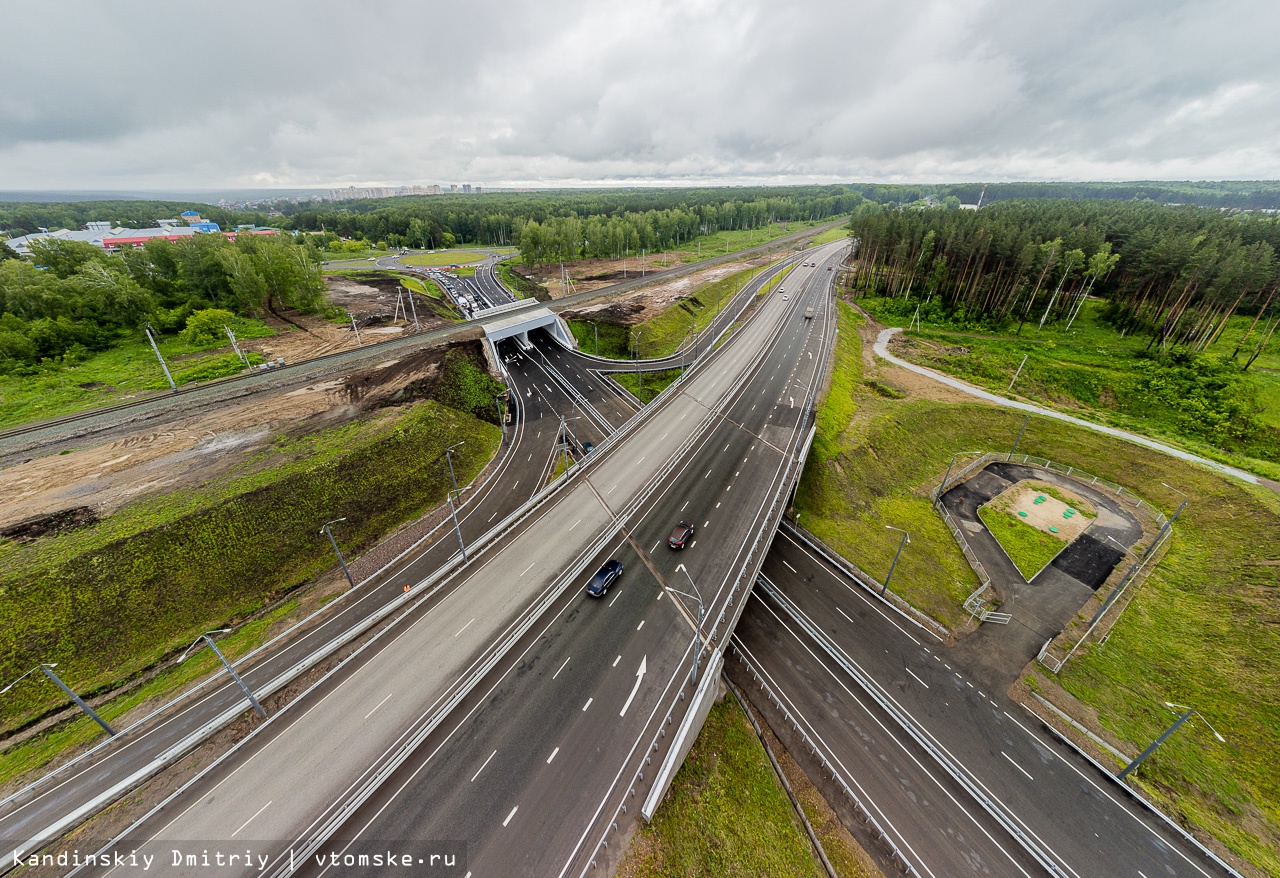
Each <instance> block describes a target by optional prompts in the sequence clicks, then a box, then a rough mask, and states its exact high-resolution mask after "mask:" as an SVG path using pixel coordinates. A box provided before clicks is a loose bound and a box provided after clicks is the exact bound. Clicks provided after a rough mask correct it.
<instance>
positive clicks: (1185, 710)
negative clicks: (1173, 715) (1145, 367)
mask: <svg viewBox="0 0 1280 878" xmlns="http://www.w3.org/2000/svg"><path fill="white" fill-rule="evenodd" d="M1164 706H1165V707H1167V708H1169V709H1170V710H1181V711H1182V714H1181V715H1180V716H1179V717H1178V718H1177V719H1176V720H1174V721H1173V725H1171V726H1169V728H1167V729H1165V730H1164V732H1163V733H1162V734H1161V735H1160V737H1158V738H1156V739H1155V740H1154V741H1152V742H1151V746H1149V747H1147V749H1145V750H1143V751H1142V752H1141V753H1139V754H1138V756H1137V758H1136V759H1134V760H1133V761H1132V762H1130V763H1129V764H1128V765H1127V766H1125V769H1124V771H1122V772H1120V773H1119V774H1118V775H1116V777H1117V778H1119V779H1120V780H1124V779H1125V778H1126V777H1128V776H1129V775H1130V774H1132V773H1133V772H1134V771H1135V770H1136V769H1137V768H1138V766H1139V765H1141V764H1142V763H1143V762H1144V761H1145V760H1146V758H1147V757H1148V756H1150V755H1151V754H1152V753H1154V752H1156V748H1157V747H1159V746H1160V745H1161V744H1163V743H1164V742H1165V739H1166V738H1168V737H1169V736H1170V735H1172V734H1173V733H1174V732H1176V731H1177V730H1178V727H1179V726H1181V725H1182V724H1183V723H1185V722H1186V721H1187V720H1189V719H1191V714H1193V713H1194V714H1195V715H1196V716H1198V717H1200V720H1201V722H1203V723H1204V724H1205V725H1206V726H1209V731H1211V732H1213V736H1214V737H1215V738H1217V739H1218V741H1219V742H1220V743H1223V744H1225V743H1227V739H1226V738H1224V737H1222V735H1220V734H1218V730H1217V729H1215V728H1214V727H1213V726H1212V725H1211V724H1210V723H1209V721H1208V720H1207V719H1205V718H1204V714H1202V713H1201V712H1200V711H1198V710H1196V709H1195V708H1194V707H1187V706H1186V705H1185V704H1174V703H1173V702H1172V701H1166V702H1165V703H1164Z"/></svg>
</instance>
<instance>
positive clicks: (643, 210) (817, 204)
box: [281, 186, 864, 263]
mask: <svg viewBox="0 0 1280 878" xmlns="http://www.w3.org/2000/svg"><path fill="white" fill-rule="evenodd" d="M863 200H864V199H863V198H862V196H861V195H859V194H858V193H856V192H853V191H851V190H849V189H848V188H847V187H843V186H823V187H818V186H811V187H786V188H778V189H765V188H757V189H668V190H594V191H585V192H584V191H576V190H575V191H558V192H528V193H494V194H491V195H461V196H453V195H449V196H412V197H405V198H395V199H378V200H365V201H351V202H342V203H338V204H334V205H332V206H325V207H321V206H317V205H314V204H312V205H304V206H296V207H295V208H294V209H286V210H285V218H284V220H283V222H282V223H281V224H282V225H283V226H285V227H286V228H291V229H297V230H300V231H306V232H309V233H324V234H332V235H338V236H341V237H344V238H359V239H362V240H366V241H369V242H370V243H376V242H379V241H383V242H386V244H387V245H388V246H389V247H414V248H428V249H440V248H446V247H452V246H454V245H455V244H485V245H490V246H514V247H518V248H520V250H521V253H522V255H523V256H524V258H525V260H526V261H527V262H530V263H543V262H549V261H554V260H560V259H575V258H581V257H583V256H613V255H619V256H620V255H622V254H623V253H625V252H626V251H627V250H628V249H630V250H631V251H633V252H638V251H639V249H640V248H641V247H643V248H646V249H665V248H670V247H674V246H677V245H679V244H681V243H684V242H686V241H689V240H692V239H693V238H695V237H697V236H699V235H709V234H714V233H715V232H718V231H722V230H726V229H754V228H759V227H760V226H763V225H767V224H768V223H770V222H776V221H796V220H821V219H826V218H828V217H832V216H839V215H841V214H844V213H849V212H851V211H852V210H853V209H854V208H856V207H857V206H858V205H859V204H861V203H862V202H863ZM388 202H390V203H388Z"/></svg>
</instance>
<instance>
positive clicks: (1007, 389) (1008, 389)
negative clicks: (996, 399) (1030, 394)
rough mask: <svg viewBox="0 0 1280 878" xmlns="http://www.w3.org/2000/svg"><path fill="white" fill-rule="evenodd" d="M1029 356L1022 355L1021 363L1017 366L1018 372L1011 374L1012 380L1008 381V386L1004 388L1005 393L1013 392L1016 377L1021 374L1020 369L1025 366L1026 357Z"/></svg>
mask: <svg viewBox="0 0 1280 878" xmlns="http://www.w3.org/2000/svg"><path fill="white" fill-rule="evenodd" d="M1029 356H1031V355H1030V354H1023V355H1022V362H1021V363H1019V364H1018V371H1017V372H1014V373H1013V380H1012V381H1010V382H1009V386H1008V387H1006V388H1005V393H1008V392H1009V391H1010V390H1013V382H1014V381H1017V380H1018V376H1019V375H1021V374H1022V367H1023V366H1025V365H1027V357H1029Z"/></svg>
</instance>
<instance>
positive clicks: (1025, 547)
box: [978, 506, 1065, 582]
mask: <svg viewBox="0 0 1280 878" xmlns="http://www.w3.org/2000/svg"><path fill="white" fill-rule="evenodd" d="M978 517H979V518H981V519H982V523H983V524H985V525H986V526H987V530H989V531H991V535H992V536H993V537H995V538H996V542H998V543H1000V547H1001V548H1002V549H1004V551H1005V554H1007V555H1008V556H1009V560H1010V561H1012V562H1013V563H1014V565H1015V566H1016V567H1017V568H1018V572H1019V573H1021V574H1022V578H1023V579H1025V580H1027V581H1028V582H1030V581H1031V579H1032V578H1033V577H1034V576H1035V575H1036V574H1037V573H1039V572H1040V570H1041V569H1042V568H1043V567H1044V565H1046V564H1048V563H1049V562H1050V561H1052V560H1053V558H1054V556H1055V555H1057V554H1058V553H1059V552H1061V551H1062V547H1063V546H1064V545H1065V544H1064V543H1063V542H1062V540H1059V539H1055V538H1053V537H1051V536H1050V535H1049V534H1047V533H1044V532H1043V531H1040V530H1037V529H1036V528H1034V527H1032V526H1031V525H1029V524H1023V523H1022V522H1021V521H1018V520H1016V519H1014V518H1012V517H1010V515H1009V513H1007V512H998V511H996V510H994V509H992V508H990V507H989V506H983V507H981V508H980V509H979V510H978Z"/></svg>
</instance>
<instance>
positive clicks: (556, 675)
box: [551, 656, 573, 680]
mask: <svg viewBox="0 0 1280 878" xmlns="http://www.w3.org/2000/svg"><path fill="white" fill-rule="evenodd" d="M569 658H573V656H569ZM569 658H567V659H565V660H564V664H563V665H561V666H560V671H563V670H564V669H565V667H566V666H567V665H568V664H569ZM560 671H556V672H555V673H554V674H552V675H551V679H553V680H554V679H555V678H556V677H558V676H560Z"/></svg>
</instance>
